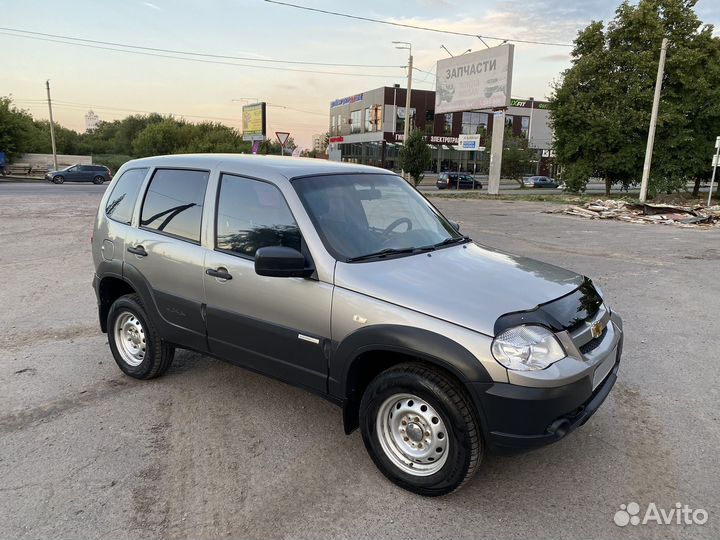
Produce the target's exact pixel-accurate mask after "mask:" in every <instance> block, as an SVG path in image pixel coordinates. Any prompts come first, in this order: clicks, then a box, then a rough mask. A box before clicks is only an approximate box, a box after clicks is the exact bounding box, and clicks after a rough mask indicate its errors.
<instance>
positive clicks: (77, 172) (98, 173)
mask: <svg viewBox="0 0 720 540" xmlns="http://www.w3.org/2000/svg"><path fill="white" fill-rule="evenodd" d="M45 179H46V180H49V181H51V182H54V183H55V184H62V183H63V182H92V183H93V184H102V183H103V182H109V181H110V180H112V173H111V172H110V169H108V168H107V167H105V166H104V165H77V164H76V165H70V166H69V167H65V168H64V169H60V170H58V171H48V172H47V173H46V174H45Z"/></svg>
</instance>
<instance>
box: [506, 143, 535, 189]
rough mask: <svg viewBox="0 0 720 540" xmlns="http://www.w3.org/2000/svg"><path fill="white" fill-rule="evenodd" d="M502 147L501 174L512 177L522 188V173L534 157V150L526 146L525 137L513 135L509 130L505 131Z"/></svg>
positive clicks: (526, 169)
mask: <svg viewBox="0 0 720 540" xmlns="http://www.w3.org/2000/svg"><path fill="white" fill-rule="evenodd" d="M503 147H504V148H503V155H502V165H501V176H502V177H503V178H512V179H513V180H515V181H516V182H518V184H520V187H521V188H522V187H524V184H523V181H522V179H523V175H524V174H525V173H526V172H527V171H528V169H529V168H530V163H531V162H532V161H533V159H535V151H534V150H532V149H531V148H529V147H528V140H527V138H526V137H524V136H522V135H519V136H514V135H513V134H512V133H511V132H510V131H509V130H508V131H506V132H505V137H504V141H503Z"/></svg>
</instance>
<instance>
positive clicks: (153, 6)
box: [141, 2, 162, 11]
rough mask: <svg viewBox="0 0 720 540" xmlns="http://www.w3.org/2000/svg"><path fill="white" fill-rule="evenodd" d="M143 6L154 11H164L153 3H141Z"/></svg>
mask: <svg viewBox="0 0 720 540" xmlns="http://www.w3.org/2000/svg"><path fill="white" fill-rule="evenodd" d="M141 4H142V5H143V6H145V7H149V8H150V9H154V10H155V11H162V9H161V8H160V6H158V5H157V4H153V3H152V2H141Z"/></svg>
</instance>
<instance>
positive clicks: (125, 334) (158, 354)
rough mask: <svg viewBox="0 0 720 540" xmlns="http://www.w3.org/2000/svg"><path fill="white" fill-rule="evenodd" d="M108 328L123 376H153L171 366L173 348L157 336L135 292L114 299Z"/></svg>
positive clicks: (137, 377) (113, 351)
mask: <svg viewBox="0 0 720 540" xmlns="http://www.w3.org/2000/svg"><path fill="white" fill-rule="evenodd" d="M107 331H108V342H109V343H110V350H111V351H112V354H113V357H115V362H116V363H117V365H118V367H119V368H120V369H121V370H122V371H123V373H125V374H126V375H129V376H130V377H134V378H136V379H152V378H154V377H159V376H160V375H162V374H163V373H165V372H166V371H167V370H168V368H169V367H170V364H171V363H172V361H173V357H174V356H175V348H174V347H173V346H172V345H170V344H168V343H167V342H165V341H164V340H163V339H162V338H161V337H160V334H158V332H157V330H156V329H155V327H154V326H153V324H152V323H151V322H150V319H149V318H148V316H147V313H146V312H145V307H144V306H143V304H142V301H141V300H140V297H139V296H138V295H137V294H129V295H126V296H121V297H120V298H118V299H117V300H115V302H113V305H112V306H110V312H109V313H108V319H107Z"/></svg>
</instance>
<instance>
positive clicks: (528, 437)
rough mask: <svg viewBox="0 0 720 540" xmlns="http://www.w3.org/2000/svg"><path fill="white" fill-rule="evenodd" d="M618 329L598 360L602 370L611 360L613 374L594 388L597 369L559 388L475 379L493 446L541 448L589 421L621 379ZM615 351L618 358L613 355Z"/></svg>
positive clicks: (478, 401) (475, 395) (496, 449)
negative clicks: (609, 349) (601, 357)
mask: <svg viewBox="0 0 720 540" xmlns="http://www.w3.org/2000/svg"><path fill="white" fill-rule="evenodd" d="M616 320H619V319H617V318H616ZM620 324H622V323H620ZM618 333H619V336H618V339H617V343H616V345H615V346H613V349H612V351H611V352H610V353H608V356H607V357H606V358H604V359H603V360H602V361H600V362H598V363H597V364H596V366H597V368H596V369H598V370H599V369H601V365H602V364H605V362H606V361H607V362H608V364H605V365H609V363H610V362H613V363H612V367H611V369H610V370H609V373H608V374H607V375H606V376H605V377H604V379H603V380H602V382H600V383H599V384H597V385H596V386H595V388H593V377H594V374H595V370H593V371H590V372H588V373H587V374H586V375H585V376H584V377H582V378H579V379H577V380H574V381H573V382H571V383H569V384H565V385H562V386H556V387H530V386H520V385H517V384H510V383H471V384H470V385H469V388H470V393H471V395H472V399H473V401H474V402H475V406H476V407H477V409H478V410H479V411H480V413H481V416H482V419H483V432H484V435H485V442H486V444H487V446H488V448H489V450H491V451H493V452H495V453H515V452H519V451H523V450H530V449H532V448H538V447H541V446H545V445H547V444H551V443H554V442H557V441H559V440H560V439H562V438H563V437H565V436H566V435H567V434H568V433H570V432H571V431H573V430H574V429H576V428H578V427H580V426H582V425H583V424H585V422H587V421H588V420H589V419H590V417H591V416H592V415H593V414H594V413H595V411H597V410H598V408H599V407H600V405H602V403H603V401H605V398H607V396H608V394H609V393H610V390H611V389H612V387H613V386H614V385H615V381H616V380H617V372H618V369H619V367H620V357H621V356H622V347H623V337H622V330H621V326H620V327H619V328H618ZM611 354H612V355H614V360H613V359H612V358H610V357H609V356H610V355H611Z"/></svg>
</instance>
